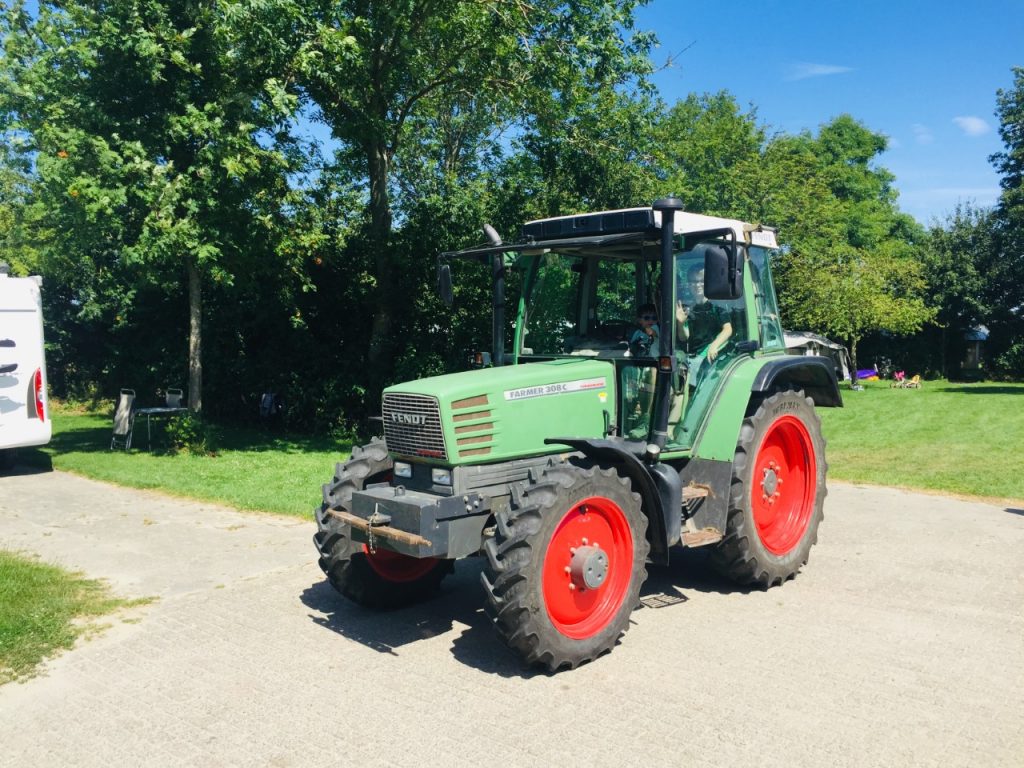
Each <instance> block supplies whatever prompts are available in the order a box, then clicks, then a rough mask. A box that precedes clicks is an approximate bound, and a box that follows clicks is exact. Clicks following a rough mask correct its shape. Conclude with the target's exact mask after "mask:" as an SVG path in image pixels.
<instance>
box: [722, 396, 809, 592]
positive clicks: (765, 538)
mask: <svg viewBox="0 0 1024 768" xmlns="http://www.w3.org/2000/svg"><path fill="white" fill-rule="evenodd" d="M826 471H827V465H826V463H825V439H824V438H823V437H822V434H821V421H820V420H819V418H818V415H817V413H816V412H815V410H814V403H813V401H812V400H811V399H810V398H807V397H805V396H804V393H803V392H793V391H785V392H778V393H776V394H774V395H771V396H770V397H768V398H766V399H765V400H764V401H763V402H762V403H761V404H760V405H759V406H758V408H757V410H756V411H755V412H754V413H753V414H752V415H751V416H749V417H747V418H746V419H744V421H743V426H742V427H741V428H740V437H739V440H738V441H737V445H736V453H735V456H734V458H733V478H732V487H731V490H730V497H729V514H728V520H727V523H726V533H725V537H724V538H723V539H722V541H721V542H720V543H719V544H718V545H717V547H716V548H715V549H714V550H713V552H712V563H713V564H714V565H715V567H716V568H717V569H718V570H719V571H720V572H721V573H723V574H724V575H726V576H728V577H729V578H731V579H733V580H734V581H736V582H738V583H740V584H754V585H759V586H761V587H765V588H767V587H771V586H774V585H777V584H782V583H783V582H784V581H786V580H787V579H791V578H793V577H794V576H795V575H796V574H797V572H798V571H799V570H800V568H801V567H802V566H803V565H804V564H805V563H806V562H807V558H808V556H809V554H810V550H811V547H812V546H813V545H814V543H815V542H816V541H817V539H818V526H819V525H820V523H821V520H822V518H823V516H824V513H823V507H824V502H825V494H826V492H827V490H826V487H825V475H826Z"/></svg>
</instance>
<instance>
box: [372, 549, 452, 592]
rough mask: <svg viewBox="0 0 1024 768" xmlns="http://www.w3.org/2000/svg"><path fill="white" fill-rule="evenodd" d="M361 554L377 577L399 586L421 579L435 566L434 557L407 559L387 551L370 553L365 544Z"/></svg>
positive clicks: (407, 556)
mask: <svg viewBox="0 0 1024 768" xmlns="http://www.w3.org/2000/svg"><path fill="white" fill-rule="evenodd" d="M363 554H364V555H366V562H368V563H369V564H370V567H371V568H373V570H374V571H375V572H376V573H377V575H378V576H380V577H381V578H382V579H384V580H385V581H393V582H396V583H399V584H401V583H407V582H410V581H416V580H417V579H422V578H423V577H424V576H426V575H427V574H428V573H430V572H431V571H432V570H433V569H434V566H436V565H437V558H436V557H409V555H403V554H400V553H398V552H392V551H391V550H389V549H378V550H377V551H376V552H373V553H371V552H370V548H369V547H368V546H366V545H365V544H363Z"/></svg>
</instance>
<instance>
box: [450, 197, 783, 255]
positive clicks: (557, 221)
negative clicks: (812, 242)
mask: <svg viewBox="0 0 1024 768" xmlns="http://www.w3.org/2000/svg"><path fill="white" fill-rule="evenodd" d="M660 227H661V212H660V211H656V210H654V209H652V208H623V209H621V210H615V211H599V212H596V213H583V214H577V215H573V216H557V217H554V218H550V219H536V220H534V221H529V222H527V223H526V224H524V225H523V227H522V230H521V231H520V237H519V239H518V240H517V241H516V242H513V243H502V244H500V245H493V244H489V245H480V246H475V247H472V248H467V249H465V250H462V251H450V252H447V253H443V254H441V257H442V258H447V257H453V256H462V257H464V256H470V257H473V256H488V255H492V254H496V253H507V252H510V251H513V252H515V251H518V252H530V251H543V250H558V251H563V252H565V251H588V252H589V251H597V250H600V251H601V252H602V253H603V254H604V255H607V256H610V257H612V258H614V257H615V255H616V252H619V253H621V254H622V255H625V254H626V253H627V252H628V253H631V254H634V257H635V254H636V247H637V245H640V244H642V245H654V244H656V243H658V242H660V239H661V230H660ZM673 231H674V232H675V234H676V235H690V234H698V233H711V232H714V233H716V234H721V235H723V236H728V235H729V234H731V235H732V236H733V237H734V238H735V240H736V241H737V242H740V243H747V244H751V245H761V246H764V247H766V248H777V247H778V244H777V242H776V239H775V230H774V229H772V228H770V227H763V226H760V225H756V226H755V225H751V224H747V223H745V222H742V221H739V220H738V219H724V218H720V217H718V216H704V215H702V214H698V213H686V212H685V211H680V212H677V213H676V214H675V219H674V226H673ZM652 255H653V254H652ZM620 258H621V256H620Z"/></svg>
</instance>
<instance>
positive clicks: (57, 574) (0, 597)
mask: <svg viewBox="0 0 1024 768" xmlns="http://www.w3.org/2000/svg"><path fill="white" fill-rule="evenodd" d="M144 602H148V601H147V600H132V601H126V600H118V599H117V598H114V597H112V596H111V595H110V594H109V592H108V590H107V588H106V586H105V585H104V584H103V583H102V582H99V581H94V580H91V579H85V578H83V577H82V576H81V575H79V574H75V573H68V572H67V571H64V570H62V569H60V568H57V567H56V566H53V565H46V564H45V563H40V562H37V561H36V560H33V559H31V558H28V557H25V556H23V555H19V554H16V553H13V552H7V551H4V550H0V684H3V683H7V682H10V681H12V680H18V679H19V678H24V677H27V676H30V675H31V674H32V672H33V670H34V669H35V668H36V665H37V664H39V662H40V661H42V660H43V659H45V658H46V657H48V656H50V655H52V654H53V653H54V652H55V651H58V650H62V649H66V648H70V647H71V646H72V645H73V644H74V642H75V639H76V638H77V637H79V636H80V635H82V634H84V633H87V632H89V631H92V630H94V629H96V624H95V619H96V618H97V617H99V616H102V615H104V614H107V613H110V612H112V611H115V610H117V609H118V608H121V607H125V606H129V605H138V604H140V603H144Z"/></svg>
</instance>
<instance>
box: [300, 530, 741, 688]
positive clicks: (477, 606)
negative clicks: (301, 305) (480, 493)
mask: <svg viewBox="0 0 1024 768" xmlns="http://www.w3.org/2000/svg"><path fill="white" fill-rule="evenodd" d="M706 560H707V553H706V552H701V551H700V550H680V549H674V550H673V551H672V562H671V564H670V565H668V566H660V567H654V566H648V577H647V581H646V582H645V583H644V586H643V588H642V589H641V590H640V604H641V607H642V608H649V609H653V608H668V607H672V606H676V607H677V608H681V606H682V604H684V603H686V602H687V601H688V599H689V598H688V597H687V593H692V592H706V593H716V594H737V593H741V594H742V593H746V592H750V591H752V590H748V589H744V588H742V587H738V586H736V585H734V584H733V583H732V582H730V581H728V580H726V579H724V578H722V577H721V576H719V575H718V574H716V573H715V572H714V571H713V570H712V568H711V566H710V564H708V563H707V562H706ZM483 567H484V561H483V559H482V558H476V557H471V558H467V559H465V560H461V561H459V562H458V563H457V564H456V567H455V573H454V574H453V575H451V576H449V577H448V578H447V579H445V580H444V581H443V582H442V583H441V589H440V591H439V592H438V594H437V595H436V596H435V597H434V598H432V599H430V600H427V601H426V602H423V603H418V604H416V605H412V606H409V607H408V608H402V609H400V610H396V611H373V610H369V609H366V608H361V607H359V606H357V605H355V604H354V603H352V602H350V601H348V600H347V599H346V598H344V597H342V596H341V595H339V594H338V593H337V592H335V591H334V588H333V587H331V586H330V584H329V583H328V582H327V581H326V580H324V581H320V582H317V583H316V584H313V585H311V586H310V587H309V588H308V589H306V590H305V591H304V592H303V593H302V596H301V600H302V602H303V604H304V605H306V607H308V608H310V609H311V611H315V612H316V613H311V614H310V619H311V620H312V621H313V622H314V623H316V624H319V625H320V626H322V627H324V628H325V629H329V630H331V631H332V632H337V633H338V634H339V635H341V636H342V637H345V638H348V639H349V640H354V641H355V642H357V643H360V644H361V645H364V646H366V647H367V648H371V649H373V650H375V651H377V652H379V653H387V654H391V655H398V649H400V648H402V647H403V646H406V645H409V644H411V643H415V642H419V641H422V640H428V639H430V638H434V637H437V636H439V635H444V634H452V645H451V653H452V656H454V657H455V659H456V660H457V661H459V662H461V663H462V664H465V665H466V666H468V667H472V668H473V669H476V670H479V671H480V672H484V673H486V674H492V675H499V676H501V677H507V678H525V679H529V678H531V677H535V676H537V675H542V676H543V675H547V673H546V672H545V671H544V670H542V669H531V668H527V667H524V666H523V664H522V662H521V661H520V660H519V658H518V657H517V656H515V655H514V654H513V653H512V652H511V651H510V650H509V649H508V648H506V647H505V645H504V644H503V643H502V642H501V640H500V639H499V638H498V636H497V635H496V634H495V632H494V629H493V628H492V626H491V622H490V619H488V617H487V615H486V614H485V613H484V610H483V601H484V598H483V590H482V589H481V587H480V573H481V572H482V571H483ZM641 615H642V614H641ZM633 621H634V622H635V621H637V617H636V616H635V617H634V618H633Z"/></svg>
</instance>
